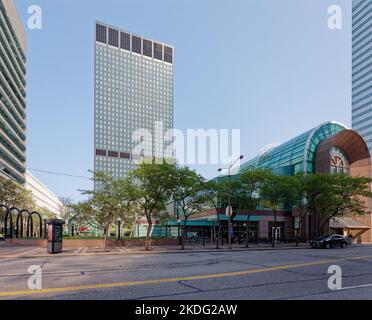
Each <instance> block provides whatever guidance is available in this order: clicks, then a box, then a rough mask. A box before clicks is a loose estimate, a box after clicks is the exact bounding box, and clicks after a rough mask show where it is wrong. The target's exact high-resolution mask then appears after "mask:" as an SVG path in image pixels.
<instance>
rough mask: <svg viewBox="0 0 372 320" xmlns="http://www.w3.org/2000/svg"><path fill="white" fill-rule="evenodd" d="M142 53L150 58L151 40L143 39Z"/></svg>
mask: <svg viewBox="0 0 372 320" xmlns="http://www.w3.org/2000/svg"><path fill="white" fill-rule="evenodd" d="M143 55H145V56H147V57H150V58H152V42H151V41H149V40H145V39H143Z"/></svg>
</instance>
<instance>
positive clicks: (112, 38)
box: [109, 28, 119, 47]
mask: <svg viewBox="0 0 372 320" xmlns="http://www.w3.org/2000/svg"><path fill="white" fill-rule="evenodd" d="M109 45H110V46H114V47H119V31H118V30H115V29H111V28H109Z"/></svg>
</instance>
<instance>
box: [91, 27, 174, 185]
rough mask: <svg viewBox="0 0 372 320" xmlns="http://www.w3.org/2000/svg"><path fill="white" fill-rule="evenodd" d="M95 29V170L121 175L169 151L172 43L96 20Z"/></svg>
mask: <svg viewBox="0 0 372 320" xmlns="http://www.w3.org/2000/svg"><path fill="white" fill-rule="evenodd" d="M95 33H96V36H95V171H101V172H105V173H108V174H110V175H111V176H113V177H114V178H124V177H125V176H126V175H127V174H128V172H129V171H130V170H133V169H134V168H135V167H136V161H137V160H140V159H154V158H170V157H171V156H172V152H170V151H166V150H167V149H168V148H167V147H166V146H167V141H169V139H171V135H170V133H169V130H170V129H173V62H174V57H173V55H174V49H173V47H172V46H169V45H166V44H163V43H161V42H158V41H153V40H150V39H146V38H144V37H141V36H138V35H135V34H132V33H130V32H127V31H124V30H120V29H118V28H116V27H112V26H109V25H106V24H104V23H101V22H96V25H95ZM163 137H164V138H163Z"/></svg>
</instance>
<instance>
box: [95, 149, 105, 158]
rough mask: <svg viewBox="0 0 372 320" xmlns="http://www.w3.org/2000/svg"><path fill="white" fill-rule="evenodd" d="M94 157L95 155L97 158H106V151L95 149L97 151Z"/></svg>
mask: <svg viewBox="0 0 372 320" xmlns="http://www.w3.org/2000/svg"><path fill="white" fill-rule="evenodd" d="M96 155H97V156H103V157H106V156H107V151H106V150H101V149H97V150H96Z"/></svg>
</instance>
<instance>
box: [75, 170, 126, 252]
mask: <svg viewBox="0 0 372 320" xmlns="http://www.w3.org/2000/svg"><path fill="white" fill-rule="evenodd" d="M93 179H94V182H95V184H96V188H95V190H93V191H91V190H87V191H82V194H84V195H88V196H90V201H89V202H87V203H85V205H90V207H91V208H90V214H91V215H92V220H93V221H95V223H97V224H98V226H100V227H101V228H103V234H104V240H105V241H104V251H107V241H108V237H109V232H110V226H111V225H112V223H113V222H114V219H115V218H116V217H117V216H119V215H120V214H121V213H122V211H121V208H122V207H123V206H124V204H125V199H124V198H123V197H122V195H123V193H122V191H121V187H122V184H121V183H120V181H118V180H116V179H114V178H113V177H111V176H110V175H107V174H105V173H103V172H94V178H93ZM86 209H88V208H86ZM87 211H88V212H89V210H87Z"/></svg>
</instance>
